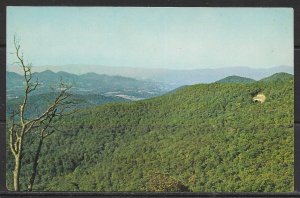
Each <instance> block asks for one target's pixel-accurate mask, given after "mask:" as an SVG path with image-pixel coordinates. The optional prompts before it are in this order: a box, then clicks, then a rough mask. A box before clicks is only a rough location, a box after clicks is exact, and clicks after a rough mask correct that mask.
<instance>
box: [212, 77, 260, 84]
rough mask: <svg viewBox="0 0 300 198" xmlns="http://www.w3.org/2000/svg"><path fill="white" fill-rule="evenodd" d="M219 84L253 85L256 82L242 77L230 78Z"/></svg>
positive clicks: (222, 80)
mask: <svg viewBox="0 0 300 198" xmlns="http://www.w3.org/2000/svg"><path fill="white" fill-rule="evenodd" d="M216 82H218V83H253V82H255V80H253V79H251V78H245V77H240V76H228V77H226V78H223V79H221V80H218V81H216Z"/></svg>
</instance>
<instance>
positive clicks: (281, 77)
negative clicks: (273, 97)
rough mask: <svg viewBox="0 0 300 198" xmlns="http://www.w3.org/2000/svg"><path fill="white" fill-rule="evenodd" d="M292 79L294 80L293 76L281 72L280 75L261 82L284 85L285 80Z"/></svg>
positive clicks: (274, 75)
mask: <svg viewBox="0 0 300 198" xmlns="http://www.w3.org/2000/svg"><path fill="white" fill-rule="evenodd" d="M292 78H293V75H292V74H288V73H284V72H280V73H275V74H273V75H271V76H269V77H266V78H263V79H261V80H260V81H265V82H279V83H283V82H284V81H285V80H290V79H292Z"/></svg>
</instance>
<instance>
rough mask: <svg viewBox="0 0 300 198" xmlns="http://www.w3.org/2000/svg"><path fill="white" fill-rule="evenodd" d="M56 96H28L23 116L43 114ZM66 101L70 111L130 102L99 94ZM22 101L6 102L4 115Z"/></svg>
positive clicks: (21, 98) (74, 95)
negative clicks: (70, 104) (71, 104)
mask: <svg viewBox="0 0 300 198" xmlns="http://www.w3.org/2000/svg"><path fill="white" fill-rule="evenodd" d="M57 95H58V92H50V93H44V94H37V95H30V96H29V98H28V104H27V106H26V107H27V110H26V112H25V116H26V117H29V118H32V117H37V116H39V115H40V114H41V112H44V111H45V110H46V109H47V108H48V106H49V105H50V104H52V102H53V100H54V99H55V97H57ZM68 100H70V101H72V102H74V106H73V108H72V109H84V108H88V107H92V106H96V105H102V104H106V103H114V102H129V101H130V100H127V99H124V98H120V97H115V96H104V95H101V94H85V95H81V94H72V95H71V96H70V98H69V99H68ZM22 101H23V97H20V98H13V99H9V100H7V101H6V103H7V105H6V106H7V108H6V114H7V115H10V114H11V112H12V111H18V110H19V108H20V107H19V105H20V104H21V103H22Z"/></svg>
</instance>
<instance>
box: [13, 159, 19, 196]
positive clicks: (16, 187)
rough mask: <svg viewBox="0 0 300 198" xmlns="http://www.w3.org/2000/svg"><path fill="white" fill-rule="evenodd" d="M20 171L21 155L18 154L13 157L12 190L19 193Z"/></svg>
mask: <svg viewBox="0 0 300 198" xmlns="http://www.w3.org/2000/svg"><path fill="white" fill-rule="evenodd" d="M20 170H21V155H20V153H19V154H18V155H16V156H15V170H14V172H13V175H14V190H15V191H20Z"/></svg>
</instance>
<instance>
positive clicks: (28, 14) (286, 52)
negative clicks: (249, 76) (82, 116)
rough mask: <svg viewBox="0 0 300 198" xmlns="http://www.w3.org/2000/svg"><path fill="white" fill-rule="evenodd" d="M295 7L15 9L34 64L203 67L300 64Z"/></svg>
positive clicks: (10, 28)
mask: <svg viewBox="0 0 300 198" xmlns="http://www.w3.org/2000/svg"><path fill="white" fill-rule="evenodd" d="M293 31H294V30H293V9H291V8H146V7H139V8H134V7H93V8H92V7H7V52H8V53H7V63H8V64H9V63H12V62H14V60H15V58H14V55H12V54H10V53H9V52H14V48H13V37H14V35H16V37H17V38H18V39H19V40H20V44H21V49H22V51H23V53H24V57H25V59H26V60H27V61H28V62H31V63H32V64H33V65H34V66H44V65H68V64H91V65H103V66H112V67H114V66H118V67H138V68H167V69H201V68H222V67H235V66H238V67H240V66H247V67H252V68H270V67H275V66H280V65H287V66H293V65H294V64H293V62H294V59H293V57H294V54H293V47H294V45H293V42H294V40H293V37H294V35H293Z"/></svg>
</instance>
